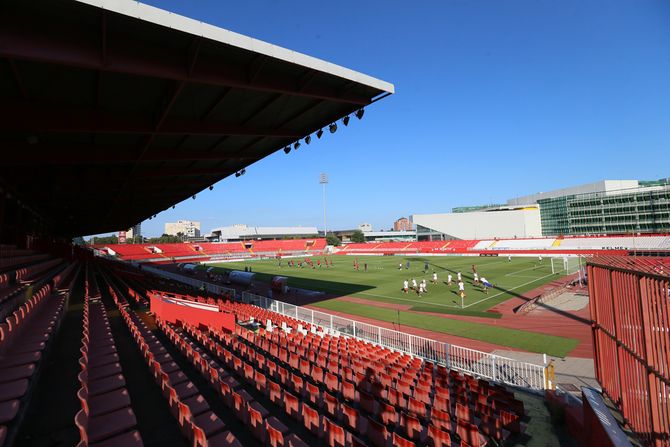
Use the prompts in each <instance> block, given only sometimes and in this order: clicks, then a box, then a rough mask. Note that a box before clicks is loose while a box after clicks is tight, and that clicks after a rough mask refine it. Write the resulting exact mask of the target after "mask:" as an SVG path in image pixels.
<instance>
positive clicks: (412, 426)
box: [400, 413, 423, 441]
mask: <svg viewBox="0 0 670 447" xmlns="http://www.w3.org/2000/svg"><path fill="white" fill-rule="evenodd" d="M400 426H401V427H402V428H403V430H404V431H405V433H407V437H408V438H409V439H411V440H413V441H421V440H422V436H423V426H422V425H421V422H419V419H418V418H417V417H415V416H412V415H410V414H407V413H400Z"/></svg>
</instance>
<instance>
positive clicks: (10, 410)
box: [0, 399, 21, 445]
mask: <svg viewBox="0 0 670 447" xmlns="http://www.w3.org/2000/svg"><path fill="white" fill-rule="evenodd" d="M20 406H21V402H19V400H17V399H14V400H8V401H6V402H0V424H5V423H7V422H9V421H11V420H12V419H14V417H16V413H18V411H19V407H20ZM0 445H2V444H0Z"/></svg>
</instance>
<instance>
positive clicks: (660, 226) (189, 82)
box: [0, 0, 670, 447]
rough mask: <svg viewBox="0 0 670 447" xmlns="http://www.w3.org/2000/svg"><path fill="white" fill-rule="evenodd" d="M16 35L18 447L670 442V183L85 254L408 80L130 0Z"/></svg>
mask: <svg viewBox="0 0 670 447" xmlns="http://www.w3.org/2000/svg"><path fill="white" fill-rule="evenodd" d="M0 23H1V25H0V36H1V37H0V59H2V61H1V62H2V65H1V66H0V98H2V104H1V105H0V107H2V110H3V113H2V118H3V119H2V120H1V121H0V126H1V127H2V129H3V131H2V133H1V134H0V139H1V141H2V145H3V147H4V149H3V153H2V164H1V165H0V191H1V194H0V198H1V200H0V244H1V245H0V446H14V445H16V446H46V445H54V446H55V445H64V446H69V445H73V446H74V445H77V446H89V445H91V446H101V447H102V446H105V447H110V446H142V445H147V446H151V445H155V446H189V445H190V446H198V447H205V446H256V445H269V446H273V447H277V446H293V447H298V446H316V445H325V446H331V447H336V446H337V447H349V446H371V447H372V446H374V447H388V446H402V447H405V446H431V447H441V446H448V447H451V446H461V447H468V446H470V447H483V446H499V445H505V446H516V445H523V446H534V445H536V446H540V445H542V446H545V445H568V446H582V445H583V446H626V445H642V446H670V398H669V396H670V368H669V367H668V365H670V354H669V352H670V305H669V304H668V301H669V298H670V289H669V284H670V273H669V272H670V227H669V226H668V225H669V222H670V214H669V213H668V210H669V209H670V189H669V188H668V186H667V179H665V180H658V181H637V180H628V181H625V180H616V181H615V180H604V181H602V182H598V183H595V184H589V185H581V186H578V187H570V188H565V189H563V190H557V191H552V192H549V193H539V194H534V195H529V196H521V197H518V198H516V199H510V200H509V201H508V202H507V203H506V204H504V205H502V204H498V205H486V206H470V207H463V208H460V209H454V210H453V211H454V212H452V213H443V214H428V213H416V214H413V215H412V216H411V221H412V222H413V224H414V225H416V227H417V228H416V230H415V233H414V234H415V237H414V239H415V240H402V241H392V242H386V241H384V242H378V241H374V242H357V243H355V242H352V243H348V244H344V245H339V246H338V245H333V244H331V243H329V241H330V240H331V239H329V238H328V236H330V235H329V234H328V233H327V231H326V225H325V222H324V231H323V233H321V234H319V231H318V229H317V228H316V227H315V226H307V225H306V226H305V227H280V226H260V225H258V226H255V225H250V226H247V225H234V226H232V227H216V228H214V231H213V232H212V234H211V237H202V238H199V239H200V241H192V242H183V243H181V242H180V243H161V242H156V243H113V244H112V243H101V244H80V243H75V239H76V238H77V239H78V238H80V237H82V236H84V235H94V234H103V233H109V232H117V231H119V230H121V229H128V228H131V227H134V228H138V229H139V228H140V227H139V225H138V222H146V221H148V220H149V219H152V218H155V217H156V216H157V214H159V213H161V212H163V211H165V210H168V209H171V208H172V209H174V207H175V206H176V205H177V204H179V203H180V202H182V201H184V200H185V199H189V201H191V198H192V199H196V198H197V196H198V195H199V194H201V193H202V192H204V191H207V190H209V191H211V190H212V189H213V188H214V185H215V184H216V183H217V182H219V181H220V180H222V179H225V178H228V177H233V176H234V177H236V178H237V177H241V176H244V175H245V173H246V169H247V168H249V167H250V166H251V165H252V164H257V165H256V166H258V165H262V164H263V163H266V162H267V157H268V156H270V155H271V154H274V153H276V152H279V153H281V152H283V153H285V154H287V155H289V154H292V153H293V151H296V150H298V148H299V147H300V146H301V145H302V146H307V145H310V144H312V145H313V144H315V143H316V142H317V141H319V140H320V139H321V138H322V137H323V136H324V133H326V132H327V133H328V134H334V133H335V132H336V131H337V129H338V124H339V125H340V128H343V127H346V126H349V125H350V124H349V121H350V120H351V121H352V123H351V125H352V126H353V124H356V125H358V126H360V129H363V130H361V132H364V129H365V126H366V121H364V120H362V118H363V116H364V115H366V116H367V114H369V113H372V112H373V111H374V109H375V107H378V106H377V104H376V103H377V102H378V101H381V100H384V99H385V98H387V97H389V96H391V95H393V94H394V93H395V87H394V85H393V84H391V83H389V82H386V81H382V80H379V79H376V78H374V77H372V76H369V75H366V74H362V73H359V72H356V71H353V70H351V69H348V68H344V67H342V66H339V65H336V64H333V63H330V62H326V61H324V60H321V59H317V58H314V57H311V56H307V55H304V54H301V53H298V52H296V51H292V50H289V49H286V48H282V47H279V46H276V45H273V44H269V43H266V42H262V41H259V40H256V39H253V38H251V37H247V36H244V35H241V34H237V33H235V32H232V31H229V30H226V29H223V28H219V27H216V26H213V25H209V24H207V23H204V22H199V21H196V20H193V19H190V18H188V17H185V16H181V15H178V14H175V13H173V12H170V11H166V10H162V9H158V8H156V7H153V6H149V5H145V4H142V3H137V2H133V1H125V0H120V1H106V0H56V1H53V2H47V3H43V2H36V1H32V0H28V1H22V2H3V3H2V4H1V5H0ZM371 56H372V55H371ZM382 104H384V102H382ZM366 110H370V112H367V114H366ZM328 134H327V135H326V137H328ZM217 188H218V186H217ZM324 202H325V189H324ZM324 206H325V205H324ZM324 220H325V208H324ZM198 226H199V222H198ZM405 233H407V231H405V229H403V234H405ZM194 234H195V233H194ZM198 235H199V228H198ZM119 239H120V238H119ZM119 242H122V241H120V240H119Z"/></svg>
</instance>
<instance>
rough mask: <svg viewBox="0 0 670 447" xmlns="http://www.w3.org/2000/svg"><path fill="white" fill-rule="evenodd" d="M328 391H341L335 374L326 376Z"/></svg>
mask: <svg viewBox="0 0 670 447" xmlns="http://www.w3.org/2000/svg"><path fill="white" fill-rule="evenodd" d="M325 383H326V389H327V390H328V391H330V392H333V393H336V392H338V391H339V388H340V387H339V379H338V378H337V376H336V375H335V374H331V373H329V372H327V373H326V374H325Z"/></svg>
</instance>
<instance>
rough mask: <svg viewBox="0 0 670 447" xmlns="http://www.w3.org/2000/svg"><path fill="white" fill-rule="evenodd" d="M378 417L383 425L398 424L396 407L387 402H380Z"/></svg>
mask: <svg viewBox="0 0 670 447" xmlns="http://www.w3.org/2000/svg"><path fill="white" fill-rule="evenodd" d="M379 405H380V414H379V416H380V418H381V420H382V423H384V425H393V426H395V425H397V424H398V413H397V412H396V408H395V407H394V406H393V405H390V404H387V403H385V402H380V404H379Z"/></svg>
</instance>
